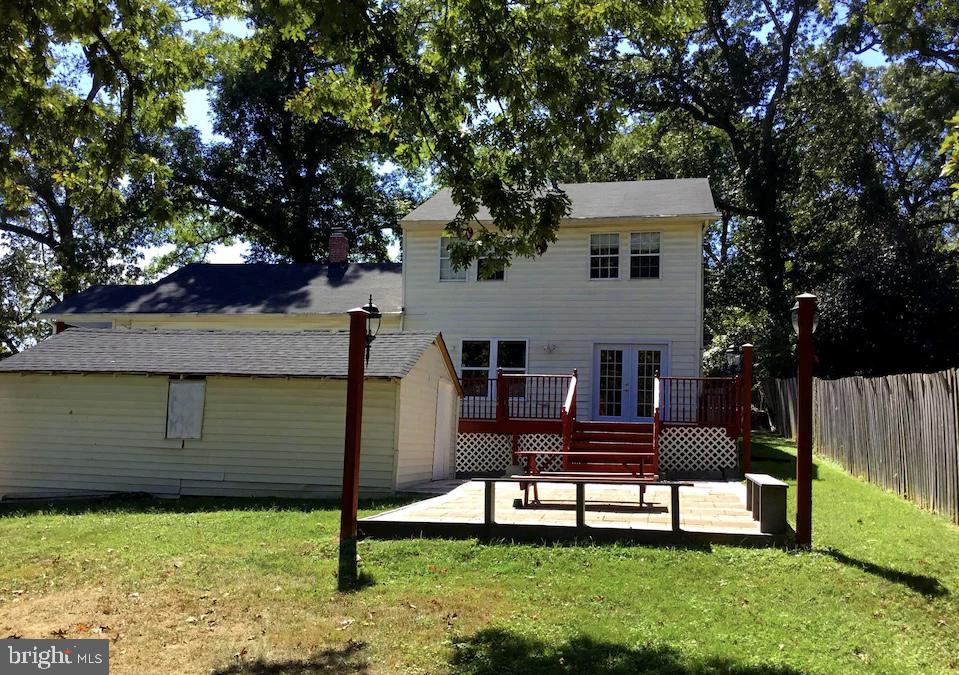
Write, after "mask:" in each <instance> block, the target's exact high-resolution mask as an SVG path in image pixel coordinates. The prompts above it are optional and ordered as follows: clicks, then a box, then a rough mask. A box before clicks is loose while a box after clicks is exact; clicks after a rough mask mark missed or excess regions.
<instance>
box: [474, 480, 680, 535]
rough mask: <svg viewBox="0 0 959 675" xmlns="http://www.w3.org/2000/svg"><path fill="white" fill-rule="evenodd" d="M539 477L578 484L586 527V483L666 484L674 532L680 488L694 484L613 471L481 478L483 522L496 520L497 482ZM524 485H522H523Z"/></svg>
mask: <svg viewBox="0 0 959 675" xmlns="http://www.w3.org/2000/svg"><path fill="white" fill-rule="evenodd" d="M531 477H532V478H535V480H536V481H538V482H543V483H570V484H573V485H575V486H576V527H578V528H584V527H586V486H587V485H640V486H642V487H643V488H646V487H649V486H664V487H668V488H669V489H670V500H669V512H670V515H671V517H672V528H673V531H679V530H680V529H681V528H680V519H679V488H681V487H692V486H693V484H692V483H688V482H681V481H665V480H658V479H656V478H638V477H633V476H624V475H615V474H614V475H609V474H592V473H590V474H587V475H579V476H577V475H574V474H572V473H567V472H562V471H557V472H550V473H546V474H542V473H541V474H536V475H535V477H533V476H529V475H517V476H507V477H505V478H479V479H474V480H478V481H479V482H481V483H484V484H485V491H484V493H483V522H484V524H485V525H487V526H492V525H494V524H495V523H496V484H497V483H520V484H522V483H524V482H525V483H529V482H530V478H531ZM520 487H522V485H521V486H520Z"/></svg>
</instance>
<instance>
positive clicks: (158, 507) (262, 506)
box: [0, 494, 417, 518]
mask: <svg viewBox="0 0 959 675" xmlns="http://www.w3.org/2000/svg"><path fill="white" fill-rule="evenodd" d="M414 501H417V498H416V497H413V496H407V495H404V496H402V497H390V498H383V499H365V500H361V501H360V504H359V508H360V511H365V510H375V511H382V510H386V509H394V508H398V507H400V506H403V505H405V504H410V503H412V502H414ZM339 509H340V502H339V500H332V499H280V498H262V497H181V498H174V499H160V498H157V497H151V496H150V495H146V494H117V495H110V496H106V497H96V498H83V499H59V500H30V501H13V502H3V503H0V518H3V517H10V516H30V515H65V516H80V515H90V514H97V513H111V514H117V513H214V512H217V511H297V512H301V513H311V512H314V511H339Z"/></svg>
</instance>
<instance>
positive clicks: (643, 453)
mask: <svg viewBox="0 0 959 675" xmlns="http://www.w3.org/2000/svg"><path fill="white" fill-rule="evenodd" d="M602 452H608V453H610V454H609V455H606V456H603V455H601V454H600V455H597V454H596V453H602ZM577 453H590V454H589V455H588V456H586V455H584V456H582V457H577V456H576V455H577ZM624 455H626V458H624ZM633 456H635V462H634V461H631V460H632V457H633ZM563 469H564V470H565V471H582V472H603V473H624V474H658V473H659V452H658V447H657V443H656V439H655V437H654V427H653V423H652V422H591V421H580V420H576V421H574V422H573V433H572V439H571V442H570V448H569V455H568V457H567V459H566V462H565V463H564V466H563Z"/></svg>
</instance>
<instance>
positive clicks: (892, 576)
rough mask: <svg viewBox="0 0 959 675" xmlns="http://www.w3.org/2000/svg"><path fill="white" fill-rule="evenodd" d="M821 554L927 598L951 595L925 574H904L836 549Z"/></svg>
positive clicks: (936, 580)
mask: <svg viewBox="0 0 959 675" xmlns="http://www.w3.org/2000/svg"><path fill="white" fill-rule="evenodd" d="M819 552H820V553H822V554H823V555H828V556H829V557H830V558H832V559H833V560H835V561H836V562H838V563H842V564H843V565H848V566H850V567H855V568H857V569H861V570H862V571H863V572H868V573H869V574H874V575H876V576H877V577H882V578H883V579H885V580H886V581H891V582H892V583H894V584H901V585H903V586H906V587H908V588H910V589H911V590H913V591H915V592H916V593H919V594H921V595H924V596H926V597H927V598H941V597H944V596H946V595H949V589H948V588H946V587H945V586H943V585H942V583H941V582H940V581H939V580H938V579H937V578H935V577H930V576H926V575H924V574H913V573H912V572H903V571H901V570H896V569H893V568H891V567H883V566H882V565H877V564H875V563H871V562H866V561H865V560H858V559H857V558H853V557H850V556H848V555H846V554H845V553H843V552H841V551H837V550H836V549H834V548H826V549H820V550H819Z"/></svg>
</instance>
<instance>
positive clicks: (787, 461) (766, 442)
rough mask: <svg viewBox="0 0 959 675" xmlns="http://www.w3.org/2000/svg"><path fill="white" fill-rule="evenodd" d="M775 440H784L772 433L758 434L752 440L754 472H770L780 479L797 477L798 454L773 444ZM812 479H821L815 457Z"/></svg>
mask: <svg viewBox="0 0 959 675" xmlns="http://www.w3.org/2000/svg"><path fill="white" fill-rule="evenodd" d="M775 442H784V441H782V439H779V438H777V437H775V436H773V435H771V434H757V435H755V436H753V441H752V452H751V455H752V464H753V466H752V471H753V472H754V473H768V474H769V475H770V476H773V477H775V478H778V479H780V480H794V479H795V478H796V456H795V455H792V454H790V453H788V452H783V451H782V450H781V449H779V448H778V447H776V446H775V445H773V443H775ZM812 479H813V480H819V466H818V465H817V464H816V458H815V457H813V463H812Z"/></svg>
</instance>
